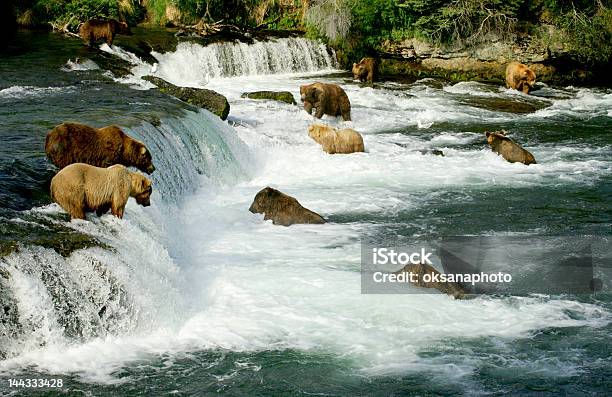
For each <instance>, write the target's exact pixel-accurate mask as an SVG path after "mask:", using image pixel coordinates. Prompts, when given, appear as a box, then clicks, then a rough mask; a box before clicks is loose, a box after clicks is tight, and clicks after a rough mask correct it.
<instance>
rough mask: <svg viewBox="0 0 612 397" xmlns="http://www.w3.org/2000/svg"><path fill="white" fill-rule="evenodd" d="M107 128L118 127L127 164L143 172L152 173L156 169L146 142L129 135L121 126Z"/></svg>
mask: <svg viewBox="0 0 612 397" xmlns="http://www.w3.org/2000/svg"><path fill="white" fill-rule="evenodd" d="M106 128H113V129H117V130H119V131H120V132H121V134H122V136H123V160H124V161H125V163H124V164H125V165H130V166H134V167H136V168H138V169H139V170H140V171H142V172H146V173H147V174H152V173H153V171H155V166H154V165H153V159H152V157H151V152H149V149H147V147H146V146H145V144H144V143H142V142H140V141H138V140H136V139H133V138H131V137H129V136H127V135H126V134H125V133H124V132H123V131H122V130H121V129H120V128H119V127H117V126H110V127H106Z"/></svg>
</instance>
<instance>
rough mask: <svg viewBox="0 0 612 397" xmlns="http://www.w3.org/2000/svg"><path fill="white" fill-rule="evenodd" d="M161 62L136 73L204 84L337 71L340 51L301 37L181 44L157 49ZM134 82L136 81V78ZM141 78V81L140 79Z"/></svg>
mask: <svg viewBox="0 0 612 397" xmlns="http://www.w3.org/2000/svg"><path fill="white" fill-rule="evenodd" d="M103 49H104V50H105V51H108V52H111V53H113V54H115V55H117V56H120V57H121V58H123V59H125V60H127V61H129V62H132V63H134V62H136V61H135V58H134V56H132V55H130V54H126V53H125V51H123V50H122V49H120V48H118V47H113V48H110V47H108V46H103ZM153 56H154V57H155V58H156V59H157V60H158V63H157V64H156V65H154V66H153V67H151V65H148V64H142V63H140V62H136V63H137V64H139V66H137V67H136V68H134V70H133V73H134V76H135V77H137V78H139V77H140V76H143V75H146V74H154V75H156V76H158V77H161V78H164V79H166V80H168V81H170V82H172V83H174V84H177V85H181V86H186V87H190V86H204V85H206V84H207V83H208V82H209V81H211V80H214V79H219V78H227V77H237V76H259V75H278V74H296V73H299V74H305V73H322V72H330V71H334V70H336V69H337V68H338V63H337V61H336V54H335V53H334V51H333V49H331V48H329V47H327V46H326V45H325V44H323V43H321V42H318V41H314V40H309V39H304V38H301V37H295V38H282V39H271V40H268V41H255V43H253V44H246V43H242V42H223V43H213V44H209V45H207V46H202V45H200V44H197V43H189V42H182V43H179V44H178V46H177V48H176V51H173V52H168V53H163V54H160V53H157V52H153ZM130 81H135V80H134V79H133V78H132V79H130ZM136 81H137V80H136Z"/></svg>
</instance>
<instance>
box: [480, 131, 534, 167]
mask: <svg viewBox="0 0 612 397" xmlns="http://www.w3.org/2000/svg"><path fill="white" fill-rule="evenodd" d="M485 134H486V136H487V142H488V143H489V145H491V150H493V151H494V152H495V153H497V154H500V155H501V156H502V157H503V158H504V159H506V160H507V161H508V162H510V163H523V164H525V165H529V164H536V160H535V157H533V154H531V153H530V152H528V151H527V150H525V149H523V148H522V147H521V146H520V145H519V144H518V143H516V142H514V141H513V140H512V139H510V138H508V137H507V136H506V132H505V131H498V132H488V131H487V132H486V133H485Z"/></svg>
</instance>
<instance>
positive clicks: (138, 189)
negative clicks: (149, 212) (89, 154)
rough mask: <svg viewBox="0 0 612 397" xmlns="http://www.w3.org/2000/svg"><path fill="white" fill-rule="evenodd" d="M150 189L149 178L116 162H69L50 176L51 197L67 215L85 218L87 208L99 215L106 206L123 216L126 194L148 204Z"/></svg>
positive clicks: (119, 216) (106, 209) (115, 213)
mask: <svg viewBox="0 0 612 397" xmlns="http://www.w3.org/2000/svg"><path fill="white" fill-rule="evenodd" d="M152 191H153V188H152V186H151V181H150V180H149V179H147V178H146V177H145V176H144V175H141V174H139V173H137V172H131V171H129V170H128V169H127V168H125V167H124V166H122V165H119V164H117V165H113V166H111V167H108V168H98V167H94V166H92V165H88V164H83V163H76V164H71V165H69V166H68V167H66V168H64V169H62V170H61V171H60V172H58V173H57V175H55V176H54V177H53V179H52V180H51V198H52V199H53V201H55V202H56V203H58V204H59V205H60V206H61V207H62V208H63V209H64V210H65V211H66V212H68V213H69V214H70V218H71V219H85V214H86V213H87V212H94V211H95V212H96V214H97V215H98V216H100V215H102V214H105V213H106V212H108V210H109V209H110V210H111V212H112V214H113V215H115V216H116V217H118V218H123V212H124V210H125V205H126V204H127V201H128V198H130V197H134V198H135V199H136V202H137V203H138V204H140V205H142V206H144V207H148V206H149V205H151V202H150V197H151V192H152Z"/></svg>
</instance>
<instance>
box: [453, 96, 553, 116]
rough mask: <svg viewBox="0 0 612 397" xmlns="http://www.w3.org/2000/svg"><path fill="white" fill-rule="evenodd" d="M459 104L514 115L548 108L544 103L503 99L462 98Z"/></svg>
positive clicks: (547, 104)
mask: <svg viewBox="0 0 612 397" xmlns="http://www.w3.org/2000/svg"><path fill="white" fill-rule="evenodd" d="M461 102H463V103H465V104H466V105H470V106H473V107H477V108H481V109H487V110H492V111H494V112H505V113H515V114H525V113H533V112H535V111H537V110H540V109H544V108H546V107H548V106H550V103H546V102H544V101H538V102H522V101H517V100H511V99H504V98H477V97H476V98H463V99H462V100H461Z"/></svg>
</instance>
